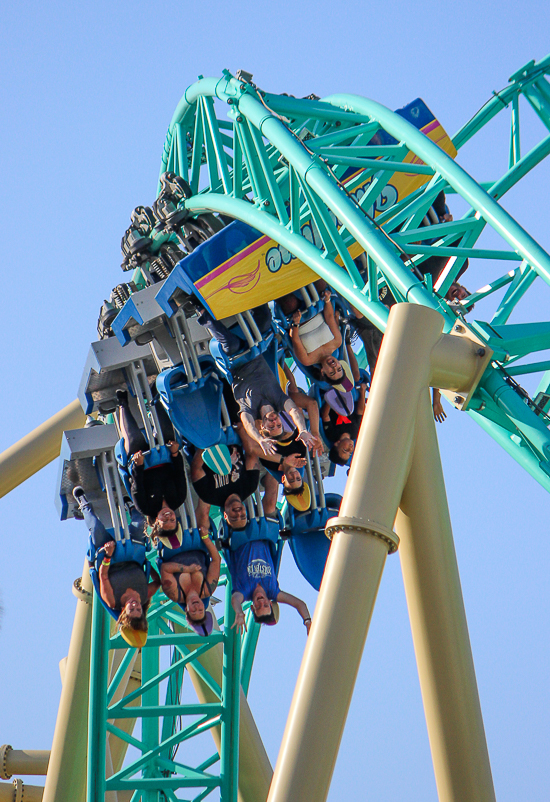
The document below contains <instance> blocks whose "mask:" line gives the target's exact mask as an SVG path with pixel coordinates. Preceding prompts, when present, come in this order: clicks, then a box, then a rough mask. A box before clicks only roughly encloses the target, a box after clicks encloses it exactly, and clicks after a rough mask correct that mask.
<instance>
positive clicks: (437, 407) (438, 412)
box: [433, 399, 447, 423]
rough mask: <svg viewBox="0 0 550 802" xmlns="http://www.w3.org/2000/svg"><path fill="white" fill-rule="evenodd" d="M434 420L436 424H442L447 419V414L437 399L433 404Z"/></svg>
mask: <svg viewBox="0 0 550 802" xmlns="http://www.w3.org/2000/svg"><path fill="white" fill-rule="evenodd" d="M433 411H434V418H435V420H436V421H437V422H438V423H443V421H444V420H445V418H446V417H447V413H446V412H445V410H444V409H443V404H442V403H441V401H440V400H439V399H434V402H433Z"/></svg>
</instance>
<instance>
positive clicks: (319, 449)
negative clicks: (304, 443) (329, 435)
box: [311, 434, 325, 457]
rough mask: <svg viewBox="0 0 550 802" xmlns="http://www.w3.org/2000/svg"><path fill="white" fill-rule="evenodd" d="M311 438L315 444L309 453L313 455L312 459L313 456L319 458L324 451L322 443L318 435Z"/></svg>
mask: <svg viewBox="0 0 550 802" xmlns="http://www.w3.org/2000/svg"><path fill="white" fill-rule="evenodd" d="M313 437H314V438H315V443H314V446H313V448H312V450H311V453H312V454H313V456H314V457H315V456H319V457H320V456H321V454H322V453H323V451H324V450H325V449H324V447H323V441H322V440H321V437H320V435H318V434H314V435H313Z"/></svg>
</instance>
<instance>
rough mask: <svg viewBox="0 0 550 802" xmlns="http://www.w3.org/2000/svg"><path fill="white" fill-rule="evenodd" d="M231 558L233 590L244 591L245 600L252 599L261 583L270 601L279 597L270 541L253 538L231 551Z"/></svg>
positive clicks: (230, 567)
mask: <svg viewBox="0 0 550 802" xmlns="http://www.w3.org/2000/svg"><path fill="white" fill-rule="evenodd" d="M230 559H231V565H230V566H229V569H230V573H231V582H232V583H233V592H239V593H242V594H243V596H244V599H245V601H250V600H251V599H252V594H253V593H254V590H255V588H256V587H257V586H258V585H261V586H262V588H263V589H264V591H265V595H266V596H267V598H268V599H269V600H270V601H275V600H276V599H277V596H278V595H279V583H278V582H277V577H276V575H275V566H274V565H273V557H272V556H271V549H270V547H269V542H268V541H266V540H252V541H250V542H249V543H245V544H244V545H243V546H241V547H240V548H238V549H237V550H236V551H233V552H231V558H230Z"/></svg>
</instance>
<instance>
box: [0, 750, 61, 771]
mask: <svg viewBox="0 0 550 802" xmlns="http://www.w3.org/2000/svg"><path fill="white" fill-rule="evenodd" d="M49 759H50V751H49V749H48V750H46V749H41V750H38V749H13V748H12V747H11V746H10V745H9V744H4V746H0V777H1V778H2V779H3V780H9V779H10V777H12V776H13V775H14V774H32V775H37V774H46V773H47V771H48V761H49Z"/></svg>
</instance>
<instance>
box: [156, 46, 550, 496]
mask: <svg viewBox="0 0 550 802" xmlns="http://www.w3.org/2000/svg"><path fill="white" fill-rule="evenodd" d="M549 72H550V56H548V57H546V58H545V59H543V60H542V61H540V62H538V63H535V62H529V64H527V65H525V66H524V67H522V69H520V70H518V71H517V72H516V73H514V75H513V76H511V78H510V83H509V85H508V86H507V87H505V88H504V89H503V90H501V91H500V92H497V93H494V95H493V97H492V98H491V100H489V101H488V103H487V104H485V106H484V107H483V108H482V109H481V110H480V111H479V112H478V113H477V114H476V115H475V116H474V117H473V118H472V119H471V120H470V121H469V122H468V123H467V124H466V125H465V126H464V127H463V128H462V129H461V130H460V131H459V132H458V133H457V134H456V135H455V137H454V138H453V144H454V145H455V147H456V148H457V150H459V149H460V147H462V146H463V145H464V144H465V143H466V142H469V141H470V140H471V139H472V137H474V136H475V135H476V134H477V133H478V132H479V131H480V130H481V129H482V128H483V127H484V126H485V125H486V124H487V123H488V122H489V121H490V120H491V119H492V118H493V117H494V116H495V115H497V114H503V113H509V114H510V151H509V154H507V155H508V159H507V160H506V164H505V165H504V167H503V174H502V176H501V177H500V178H496V179H495V180H494V181H492V182H490V183H485V184H484V185H483V186H482V185H481V184H479V183H477V182H476V181H475V179H474V178H472V176H470V175H468V173H467V172H466V171H465V170H464V169H462V168H461V167H460V164H459V163H458V159H457V160H455V159H452V158H451V157H450V156H448V155H447V154H446V153H445V152H444V151H443V150H441V148H439V147H438V145H436V144H435V143H434V142H432V141H431V140H430V139H429V138H428V137H427V136H425V135H424V134H423V133H422V132H421V131H419V130H418V129H417V128H416V127H415V126H414V125H412V124H411V123H410V122H408V121H407V120H406V119H404V118H403V117H402V116H400V115H399V114H397V113H395V112H393V111H390V110H389V109H387V108H385V107H384V106H382V105H381V104H380V103H377V102H375V101H372V100H368V99H366V98H362V97H358V96H355V95H347V94H346V95H344V94H342V95H332V96H330V97H328V98H325V99H324V100H298V99H296V98H292V97H287V96H281V95H272V94H269V93H267V92H263V91H262V90H260V89H258V87H256V86H255V85H254V84H253V83H252V82H251V81H250V80H249V81H246V80H239V79H238V78H236V77H234V76H232V75H231V74H230V73H229V72H227V71H225V72H224V74H223V77H222V78H220V79H215V78H204V79H200V80H199V81H197V82H196V83H195V84H193V85H192V86H190V87H189V88H188V89H187V91H186V92H185V94H184V96H183V98H182V99H181V101H180V103H179V105H178V107H177V109H176V111H175V113H174V116H173V118H172V121H171V123H170V126H169V129H168V134H167V137H166V142H165V145H164V151H163V157H162V164H161V173H162V172H164V171H166V170H170V171H173V172H176V173H177V174H178V175H181V176H182V177H183V178H185V179H186V180H187V181H188V182H189V183H190V185H191V188H192V191H193V197H191V198H189V199H188V200H186V201H185V206H186V207H187V209H188V210H189V211H191V212H192V213H199V212H202V211H213V212H219V213H223V214H227V215H231V216H233V217H235V218H237V219H240V220H243V221H244V222H246V223H248V224H250V225H251V226H253V227H254V228H256V229H258V230H259V231H261V232H262V233H264V234H266V235H268V236H269V237H270V238H272V239H273V240H275V241H276V242H277V243H279V244H280V245H281V246H282V247H283V248H284V249H286V250H287V251H289V252H290V253H291V254H292V255H294V256H296V257H297V258H299V259H300V260H302V261H303V262H304V263H305V264H306V265H308V266H309V267H310V268H311V269H312V270H314V271H315V272H316V273H317V274H318V275H319V276H322V277H323V278H325V279H326V280H327V281H328V282H329V283H330V284H331V285H332V286H333V287H334V288H335V289H336V290H337V291H338V292H340V293H341V294H342V295H344V296H345V297H346V298H347V299H348V300H349V301H350V302H351V303H353V305H354V306H355V307H356V308H357V309H359V310H360V311H361V312H362V313H363V314H364V315H366V316H367V317H368V318H369V319H370V320H371V321H372V322H373V323H374V324H375V325H376V326H377V327H378V328H379V329H381V330H384V329H385V325H386V320H387V314H388V311H387V307H386V306H384V304H383V303H382V302H381V301H380V300H379V293H380V289H381V288H382V287H384V286H385V285H387V287H388V288H389V290H390V291H391V292H392V294H393V295H394V297H395V298H396V300H398V301H404V302H408V303H420V304H423V305H425V306H429V307H431V308H433V309H437V310H438V311H439V312H440V313H441V314H442V315H443V316H444V317H445V321H446V322H445V330H446V331H452V330H453V328H454V327H455V326H457V325H459V326H462V327H463V328H464V329H465V330H469V331H470V332H471V333H472V334H474V335H475V336H476V337H477V338H478V339H479V341H480V344H482V345H483V344H485V345H487V346H489V347H490V348H491V349H492V350H493V361H492V363H491V365H490V366H489V367H488V368H487V371H486V373H485V375H484V376H483V378H482V380H481V382H480V385H479V387H478V389H477V391H476V393H475V394H474V395H473V397H472V398H471V399H469V400H468V403H467V405H465V404H464V399H462V398H461V399H459V400H458V401H457V402H456V405H457V406H458V407H459V408H461V409H463V408H466V409H467V411H468V413H469V414H470V415H471V416H472V417H473V418H474V419H475V420H476V421H477V422H478V423H479V424H480V425H481V426H482V427H483V428H484V429H485V430H486V431H487V432H488V433H489V434H490V435H491V436H492V437H493V438H494V439H495V440H496V441H497V442H498V443H499V444H500V445H501V446H502V447H503V448H504V449H505V450H506V451H507V452H508V453H509V454H511V456H513V457H514V459H516V460H517V461H518V462H519V463H520V464H521V465H522V466H523V467H524V468H525V469H526V470H527V471H528V472H529V473H530V474H531V475H532V476H533V477H534V478H535V479H536V480H537V481H538V482H539V483H540V484H542V485H543V486H544V487H545V488H546V489H548V490H550V462H549V457H550V433H549V431H548V423H549V422H550V418H549V417H548V413H549V411H550V397H549V393H548V389H549V386H550V361H545V360H540V359H537V360H536V361H533V360H531V361H529V357H530V356H531V354H536V353H537V352H539V351H544V350H546V349H548V348H549V346H550V324H548V323H547V322H546V321H543V322H538V321H533V322H531V323H521V324H514V323H509V322H508V321H509V319H510V317H511V316H512V315H513V313H514V311H515V309H516V307H517V305H518V304H519V303H521V302H522V300H523V298H524V296H525V294H526V293H527V292H528V291H529V290H531V288H532V286H533V284H535V282H536V281H537V279H538V280H539V281H543V282H545V283H546V284H550V256H549V255H548V253H547V252H546V251H545V250H544V249H543V248H542V247H541V246H540V245H539V244H538V243H537V242H536V241H535V240H534V239H533V237H531V236H530V235H529V234H528V233H527V232H526V231H525V230H524V229H523V228H522V227H521V226H520V225H519V224H518V223H517V222H516V221H515V220H514V219H513V217H512V216H511V215H510V214H509V213H508V212H507V211H506V210H505V209H504V208H503V207H502V206H500V204H499V203H498V201H499V199H500V198H502V196H503V195H504V194H505V193H506V192H507V191H508V190H509V189H510V188H511V187H513V186H514V184H515V183H517V181H519V180H520V179H521V178H522V177H524V176H525V175H526V174H527V173H528V172H529V171H530V170H531V169H533V168H534V167H535V166H536V165H537V164H538V163H539V162H540V161H541V160H542V159H544V158H545V157H546V156H547V155H548V153H549V152H550V85H549V83H548V78H547V76H548V73H549ZM520 101H521V105H520ZM520 108H522V109H525V111H522V113H527V112H530V113H534V114H536V115H537V116H538V118H539V119H540V120H541V121H542V123H543V125H544V127H545V128H546V130H547V131H548V132H549V134H548V135H546V136H544V137H543V138H542V139H541V141H540V142H539V143H538V144H537V145H535V146H534V147H532V148H531V149H530V150H529V151H528V152H527V153H525V154H524V155H523V156H522V147H521V138H520V125H519V119H520ZM216 111H218V113H219V116H217V115H216ZM380 129H383V130H384V131H385V132H386V133H387V134H390V135H391V136H392V137H393V139H394V140H395V143H396V144H393V145H374V146H373V145H368V143H369V142H371V141H372V138H373V136H374V135H375V134H376V133H377V132H378V131H379V130H380ZM367 145H368V146H367ZM409 152H412V153H413V154H414V155H415V156H416V159H415V163H414V164H413V165H411V164H410V163H409V162H404V161H403V160H404V158H405V156H406V154H407V153H409ZM352 167H353V168H354V170H355V174H354V175H353V177H352V179H351V180H347V181H346V183H345V184H344V183H343V182H342V180H341V179H342V177H343V176H344V175H345V174H346V171H349V169H350V168H352ZM399 172H407V173H409V174H412V173H416V174H418V175H425V176H426V178H427V181H426V183H425V184H424V185H423V186H421V187H420V188H418V189H416V190H415V191H414V192H412V193H411V194H409V195H408V196H406V197H405V198H397V200H396V201H395V202H392V201H391V200H388V198H391V192H389V191H388V188H390V187H391V180H392V176H394V175H395V174H396V173H399ZM365 182H367V183H366V184H365ZM358 187H361V191H360V192H356V189H357V188H358ZM441 190H444V191H445V192H446V193H447V194H448V195H449V196H452V195H453V194H456V195H460V196H461V197H462V198H463V199H464V200H465V201H466V202H467V204H468V206H469V208H468V210H467V211H466V213H465V214H463V216H462V217H461V218H460V219H459V220H453V222H449V223H442V224H439V225H434V226H431V227H430V229H429V231H430V240H426V228H423V227H422V226H421V225H420V224H421V222H422V220H423V219H424V217H425V215H426V214H427V212H428V210H429V208H430V206H431V204H432V203H433V201H434V199H435V198H436V196H437V195H438V194H439V192H440V191H441ZM373 209H376V210H377V213H376V216H374V212H373ZM308 221H311V228H312V229H313V230H314V232H315V236H314V237H313V240H314V241H312V239H311V237H309V238H308V236H307V235H306V234H305V230H304V224H305V223H307V222H308ZM486 229H492V231H493V232H494V234H496V235H497V236H498V238H499V240H500V245H499V246H498V247H496V248H495V247H494V246H493V247H490V248H484V247H482V245H479V241H480V238H482V235H483V233H484V232H485V230H486ZM494 234H493V237H492V240H491V241H492V242H494ZM356 243H358V244H359V245H360V246H361V249H363V250H364V252H365V254H366V257H367V259H366V262H367V269H366V271H362V272H360V271H359V270H358V268H357V266H356V264H355V263H354V261H353V259H352V258H351V257H350V256H349V253H348V249H349V248H350V246H352V245H354V244H356ZM431 256H447V257H453V258H454V262H453V264H452V266H451V267H450V269H448V270H447V272H446V274H445V276H444V277H443V280H442V281H441V283H440V285H439V286H438V287H437V288H435V289H434V288H433V287H432V286H431V282H430V277H429V276H428V277H427V278H424V279H422V278H420V277H418V276H417V275H415V272H413V269H412V268H413V267H414V266H419V265H421V264H422V263H423V262H424V261H425V260H427V259H428V258H430V257H431ZM337 259H339V261H341V262H342V264H341V265H340V264H338V262H337V261H336V260H337ZM466 259H468V260H469V262H470V265H471V266H473V265H475V266H476V270H475V272H476V275H479V273H480V271H482V273H483V275H484V276H485V275H489V276H490V280H489V281H486V282H485V283H484V286H483V288H482V289H481V290H479V291H477V292H475V293H472V295H471V296H470V297H469V298H468V299H466V300H465V302H464V303H463V304H462V306H461V307H460V308H459V310H458V311H457V310H455V309H453V308H451V307H450V306H449V305H448V304H447V303H446V302H445V300H444V296H445V294H446V292H447V290H448V288H449V287H450V285H451V284H452V282H453V281H455V279H456V277H457V276H458V274H459V273H460V270H461V268H462V267H463V265H464V264H465V261H466ZM470 270H471V271H472V273H473V272H474V271H473V269H472V267H470ZM465 280H466V279H465ZM468 280H469V279H468ZM535 291H536V290H535ZM495 293H500V295H501V297H500V303H499V305H498V309H497V311H496V312H495V313H494V314H492V315H491V317H490V319H488V320H483V319H481V318H479V317H478V316H479V313H480V312H481V311H482V308H483V302H484V301H485V300H486V299H490V298H491V296H493V295H494V294H495ZM491 300H492V299H491ZM474 303H475V305H476V310H475V312H476V313H475V319H473V320H471V319H470V318H471V317H473V315H472V314H470V316H469V317H468V320H466V319H465V315H466V314H468V311H469V309H470V307H471V306H472V305H473V304H474ZM487 306H488V304H487ZM512 366H513V368H512ZM509 368H511V370H509ZM530 373H539V374H540V382H539V386H538V388H537V390H536V392H535V393H534V394H533V395H532V396H530V395H529V393H527V392H526V391H525V390H524V389H523V388H522V387H521V386H520V385H519V384H518V379H519V377H521V375H523V374H526V375H527V374H530Z"/></svg>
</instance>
